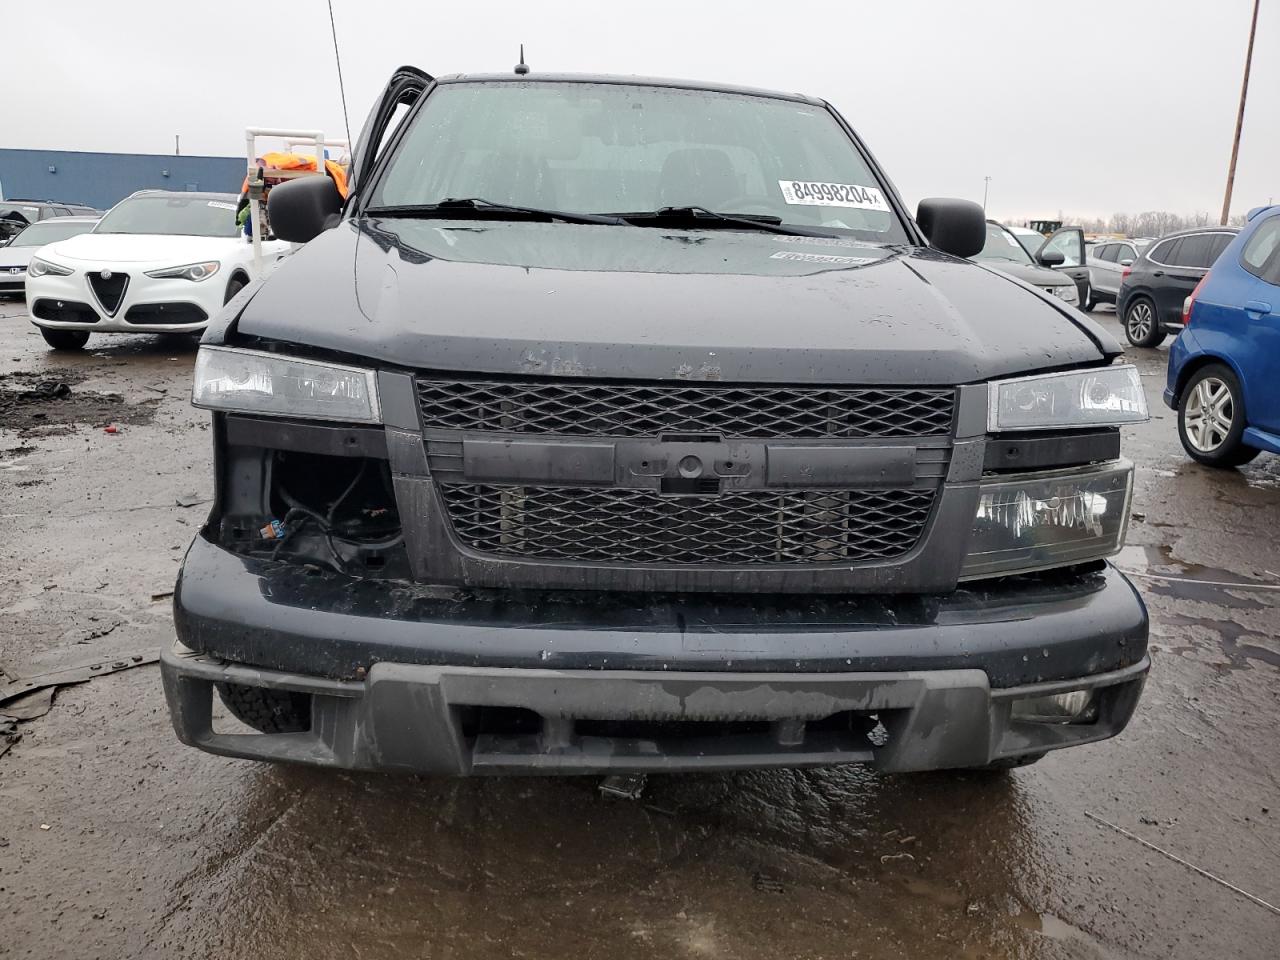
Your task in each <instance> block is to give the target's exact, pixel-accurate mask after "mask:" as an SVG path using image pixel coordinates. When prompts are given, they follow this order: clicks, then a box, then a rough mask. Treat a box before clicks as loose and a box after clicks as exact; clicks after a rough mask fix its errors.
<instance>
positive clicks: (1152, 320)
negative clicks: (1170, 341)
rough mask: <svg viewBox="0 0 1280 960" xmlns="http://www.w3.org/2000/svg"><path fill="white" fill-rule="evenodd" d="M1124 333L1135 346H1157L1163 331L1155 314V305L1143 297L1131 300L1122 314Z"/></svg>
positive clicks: (1161, 340) (1161, 339)
mask: <svg viewBox="0 0 1280 960" xmlns="http://www.w3.org/2000/svg"><path fill="white" fill-rule="evenodd" d="M1124 335H1125V336H1126V337H1128V339H1129V342H1130V343H1132V344H1133V345H1134V346H1135V347H1158V346H1160V344H1161V343H1162V342H1163V341H1164V337H1165V334H1164V331H1163V330H1161V329H1160V320H1159V318H1158V317H1157V316H1156V305H1155V304H1154V303H1152V302H1151V301H1150V300H1147V299H1146V298H1144V297H1139V298H1138V299H1136V300H1134V301H1132V302H1131V303H1130V304H1129V309H1128V310H1126V311H1125V315H1124Z"/></svg>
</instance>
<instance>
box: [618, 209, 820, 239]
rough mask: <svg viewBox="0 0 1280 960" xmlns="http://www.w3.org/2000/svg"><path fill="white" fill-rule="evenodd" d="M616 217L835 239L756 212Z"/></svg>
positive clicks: (651, 212) (643, 223)
mask: <svg viewBox="0 0 1280 960" xmlns="http://www.w3.org/2000/svg"><path fill="white" fill-rule="evenodd" d="M612 216H615V217H619V218H621V219H622V220H625V221H626V222H627V223H631V224H634V225H636V226H654V227H680V226H683V227H687V228H695V229H700V230H758V231H760V232H761V233H781V234H785V235H787V236H790V237H830V236H831V234H830V233H820V232H818V231H816V230H806V229H804V228H803V227H792V226H783V225H782V218H781V217H774V216H770V215H768V214H755V213H744V214H733V213H716V211H714V210H708V209H707V208H706V207H659V208H658V209H657V210H641V211H637V212H635V213H615V214H612Z"/></svg>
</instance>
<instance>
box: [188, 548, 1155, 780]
mask: <svg viewBox="0 0 1280 960" xmlns="http://www.w3.org/2000/svg"><path fill="white" fill-rule="evenodd" d="M174 607H175V619H176V623H177V628H178V637H179V645H178V646H177V647H175V650H174V651H173V652H171V653H169V654H166V656H165V657H164V659H163V661H162V668H163V674H164V680H165V690H166V695H167V697H168V700H169V706H170V711H171V713H172V716H173V720H174V725H175V727H176V729H177V731H178V734H179V736H180V737H181V739H182V740H183V741H184V742H187V743H190V744H192V745H194V746H198V747H201V748H202V749H206V750H209V751H212V752H215V753H222V754H227V755H231V756H243V757H253V758H260V759H269V760H288V761H298V762H308V763H315V764H321V765H328V766H337V767H346V768H356V769H398V770H412V771H418V772H438V773H453V774H467V773H481V772H504V773H510V772H566V773H567V772H573V773H591V772H601V771H617V770H687V769H715V768H731V767H732V768H740V767H751V766H780V765H781V766H803V765H811V764H826V763H841V762H871V763H874V764H876V765H877V766H878V767H881V768H883V769H887V770H919V769H933V768H940V767H958V766H974V765H982V764H985V763H989V762H991V761H993V760H999V759H1002V758H1006V757H1016V756H1019V755H1025V754H1032V753H1039V752H1042V751H1044V750H1049V749H1054V748H1057V747H1063V746H1070V745H1073V744H1078V743H1086V742H1090V741H1094V740H1101V739H1104V738H1106V737H1110V736H1114V735H1115V734H1116V733H1118V732H1119V731H1120V730H1121V729H1123V727H1124V726H1125V724H1126V723H1127V722H1128V720H1129V717H1130V716H1131V715H1132V713H1133V710H1134V708H1135V706H1136V704H1137V698H1138V694H1139V692H1140V690H1141V686H1142V680H1143V677H1144V676H1145V673H1146V670H1147V667H1148V661H1147V659H1146V646H1147V615H1146V610H1145V608H1144V606H1143V604H1142V601H1141V600H1140V599H1139V597H1138V595H1137V594H1136V592H1135V591H1134V590H1133V588H1132V587H1131V586H1130V584H1129V583H1128V582H1127V581H1126V580H1125V579H1124V578H1123V577H1122V576H1121V575H1120V574H1119V573H1118V572H1117V571H1115V570H1114V569H1112V568H1109V567H1108V568H1107V569H1105V570H1103V571H1100V572H1097V573H1093V574H1086V575H1077V576H1063V577H1060V578H1046V577H1040V578H1028V579H1025V580H1010V581H1004V582H1001V583H995V584H992V585H990V586H988V587H983V588H977V587H974V586H973V585H969V586H968V587H967V588H966V589H962V590H958V591H956V592H955V593H952V594H949V595H946V596H943V597H902V596H898V597H847V598H839V597H743V596H708V595H698V596H676V595H615V594H593V593H587V592H583V593H576V594H575V593H568V592H566V593H559V594H547V593H537V594H522V593H518V592H510V591H507V592H494V593H486V592H483V591H461V590H454V589H447V590H440V589H436V588H430V587H424V586H421V585H416V584H412V583H408V582H404V581H389V580H374V579H363V580H361V579H353V578H346V577H341V576H337V575H334V574H328V573H324V572H320V571H316V570H314V569H311V570H307V569H304V568H301V567H298V566H297V565H294V564H277V563H270V562H264V561H256V560H250V559H245V558H243V557H239V556H236V555H234V554H232V553H229V552H227V551H225V550H222V549H221V548H219V547H217V546H215V545H214V544H211V543H209V542H208V541H207V540H204V539H203V538H197V540H196V541H195V543H194V544H193V545H192V548H191V550H190V551H189V553H188V556H187V558H186V562H185V564H184V567H183V573H182V576H181V577H180V579H179V583H178V589H177V592H176V594H175V600H174ZM217 683H234V684H240V685H243V686H250V687H253V686H258V687H268V688H273V689H283V690H292V691H296V692H299V693H303V694H308V695H310V704H311V718H310V720H311V723H310V730H309V731H307V732H305V733H293V734H271V735H266V734H256V735H247V734H245V735H240V734H221V733H215V732H214V731H213V728H212V723H211V717H212V705H211V698H212V691H213V687H214V685H215V684H217ZM1079 689H1092V690H1095V691H1096V693H1095V696H1094V701H1095V704H1096V708H1097V709H1096V717H1095V718H1094V719H1092V720H1091V722H1089V723H1073V724H1049V723H1033V722H1026V721H1018V720H1015V719H1013V718H1012V716H1011V704H1012V703H1013V702H1014V701H1016V700H1018V699H1023V698H1029V697H1038V696H1047V695H1051V694H1054V693H1061V692H1067V691H1072V690H1079ZM485 710H489V711H519V712H520V713H521V715H523V716H526V717H533V718H534V719H535V721H536V723H535V725H534V727H533V728H532V729H529V728H527V727H525V728H521V729H515V728H513V729H509V730H499V731H497V732H494V731H493V730H492V729H489V730H486V728H485V727H484V726H483V725H480V726H478V727H477V726H476V725H475V724H474V722H472V721H471V720H469V719H468V718H474V716H475V715H476V712H477V711H485ZM700 731H705V735H702V734H701V733H700Z"/></svg>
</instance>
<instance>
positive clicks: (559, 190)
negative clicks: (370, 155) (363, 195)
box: [369, 81, 907, 243]
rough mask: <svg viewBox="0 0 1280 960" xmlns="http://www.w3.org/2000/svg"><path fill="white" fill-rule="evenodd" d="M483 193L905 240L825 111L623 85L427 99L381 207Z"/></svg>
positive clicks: (384, 182)
mask: <svg viewBox="0 0 1280 960" xmlns="http://www.w3.org/2000/svg"><path fill="white" fill-rule="evenodd" d="M462 198H483V199H484V200H488V201H491V202H492V203H501V204H512V205H518V206H525V207H537V208H542V209H553V210H561V211H568V212H571V213H579V214H607V213H632V212H642V211H652V210H657V209H660V208H662V207H684V206H698V207H705V208H707V209H709V210H714V211H716V212H717V213H729V214H743V215H755V216H763V217H776V218H778V220H780V221H781V222H782V223H784V224H793V225H796V226H803V227H807V228H819V229H825V230H827V231H829V232H831V233H833V234H847V235H852V236H857V237H860V238H862V239H867V240H877V241H882V242H895V243H905V242H907V234H906V231H905V229H904V228H903V226H902V224H901V222H900V221H899V220H898V218H897V216H896V215H895V214H894V213H893V211H892V210H891V209H890V207H889V204H888V202H887V201H886V199H885V197H884V194H883V192H882V190H881V186H880V184H879V183H878V182H877V181H876V179H875V178H874V177H873V176H872V174H871V171H870V170H869V169H868V167H867V164H866V162H865V161H864V160H863V159H862V157H861V155H860V154H859V153H858V151H857V149H856V147H855V146H854V144H853V142H852V141H851V140H850V139H849V137H848V136H847V135H846V134H845V132H844V130H843V129H842V128H841V127H840V125H839V124H838V123H837V122H836V120H835V118H834V117H833V116H832V115H831V114H830V113H829V112H828V111H827V110H825V109H823V108H822V107H819V106H814V105H811V104H807V103H795V102H792V101H788V100H777V99H771V98H767V97H758V96H748V95H743V94H730V93H715V92H709V91H705V90H679V89H673V88H670V87H653V86H637V85H630V84H615V83H566V82H523V81H503V82H487V83H484V82H477V83H458V84H444V85H442V86H440V87H439V88H438V89H437V90H436V91H435V92H433V93H432V94H431V95H430V96H429V97H428V98H427V100H426V102H425V103H424V104H423V107H422V109H421V112H420V113H419V114H418V116H417V117H416V118H415V120H414V122H413V126H412V128H411V129H409V130H407V131H406V133H405V135H404V138H403V139H402V140H401V142H400V144H399V145H398V147H397V149H396V152H395V154H394V155H393V156H392V157H391V159H390V162H389V165H388V167H387V168H386V172H385V174H384V175H383V176H382V178H381V180H380V182H379V183H378V184H377V186H376V188H375V189H374V192H373V194H372V196H371V198H370V201H369V203H370V206H371V207H374V208H376V207H389V206H404V205H420V204H435V203H439V202H441V201H443V200H447V199H462Z"/></svg>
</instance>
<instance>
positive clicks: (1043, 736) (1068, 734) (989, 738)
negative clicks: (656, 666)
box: [161, 646, 1149, 775]
mask: <svg viewBox="0 0 1280 960" xmlns="http://www.w3.org/2000/svg"><path fill="white" fill-rule="evenodd" d="M1148 666H1149V663H1148V661H1147V659H1146V658H1145V657H1144V658H1143V659H1142V660H1141V661H1139V662H1138V663H1136V664H1134V665H1132V666H1130V667H1127V668H1125V669H1123V670H1117V671H1113V672H1111V673H1106V674H1098V675H1095V676H1092V677H1087V678H1083V679H1081V680H1078V681H1070V682H1058V683H1048V684H1035V685H1031V686H1026V687H1012V688H1008V689H1004V690H992V689H990V687H989V686H988V684H987V676H986V674H985V673H983V672H982V671H981V670H976V669H975V670H936V671H918V672H917V671H905V672H900V673H832V674H796V673H777V674H775V673H768V674H759V673H757V674H752V673H685V672H679V673H672V672H659V671H643V670H621V671H619V670H542V669H536V668H529V669H520V668H511V667H487V668H486V667H445V666H422V665H417V664H403V663H377V664H374V665H373V667H372V669H371V670H370V671H369V673H368V676H367V677H366V679H364V680H363V681H359V682H352V681H335V680H323V679H319V678H316V677H310V676H304V675H301V674H289V673H282V672H277V671H264V670H259V669H257V668H254V667H244V666H237V665H234V664H228V663H223V662H221V661H218V660H215V659H213V658H210V657H206V656H201V655H199V654H196V653H194V652H193V651H190V650H187V649H186V648H184V647H181V646H178V647H175V649H173V650H171V651H168V652H166V653H165V654H164V655H163V656H162V658H161V669H162V674H163V677H164V686H165V696H166V698H167V699H168V702H169V711H170V714H171V715H172V718H173V723H174V728H175V729H176V730H177V733H178V737H179V738H180V739H181V740H182V742H184V743H186V744H189V745H191V746H194V747H199V748H200V749H202V750H207V751H209V752H211V753H217V754H222V755H224V756H232V757H246V758H250V759H256V760H275V761H286V762H296V763H305V764H311V765H316V766H325V767H339V768H345V769H356V770H398V771H404V772H412V773H430V774H450V775H470V774H485V773H495V774H514V773H539V774H550V773H574V774H590V773H615V772H658V771H664V772H675V771H689V770H718V769H719V770H724V769H747V768H752V767H803V766H821V765H829V764H838V763H871V764H874V765H875V766H877V767H878V768H880V769H882V770H886V771H911V770H933V769H944V768H954V767H972V766H982V765H985V764H987V763H990V762H992V761H995V760H1001V759H1005V758H1013V757H1018V756H1021V755H1025V754H1037V753H1041V752H1044V751H1046V750H1052V749H1056V748H1059V747H1067V746H1075V745H1077V744H1082V743H1090V742H1093V741H1095V740H1102V739H1105V738H1107V737H1111V736H1114V735H1115V734H1117V733H1119V732H1120V730H1121V729H1123V728H1124V726H1125V724H1126V723H1128V721H1129V718H1130V716H1132V714H1133V711H1134V708H1135V707H1136V706H1137V702H1138V695H1139V694H1140V692H1141V690H1142V684H1143V680H1144V678H1145V675H1146V672H1147V669H1148ZM218 683H236V684H243V685H246V686H258V687H268V688H272V689H276V690H291V691H296V692H299V693H305V694H309V695H310V696H311V705H312V712H311V728H310V730H308V731H306V732H303V733H283V734H239V733H230V734H229V733H217V732H215V731H214V730H213V723H212V697H213V687H214V685H215V684H218ZM1080 689H1088V690H1093V691H1095V694H1094V695H1095V697H1096V701H1097V703H1098V711H1099V712H1098V717H1097V719H1096V720H1094V721H1093V722H1092V723H1088V724H1079V725H1074V724H1044V723H1027V722H1020V721H1017V720H1014V719H1013V718H1012V717H1011V716H1010V705H1011V703H1012V702H1013V701H1014V700H1016V699H1020V698H1025V697H1039V696H1046V695H1050V694H1053V693H1060V692H1065V691H1067V690H1080ZM480 708H500V709H508V710H511V709H516V710H522V711H529V712H531V713H533V714H536V715H537V716H538V717H539V718H540V719H541V723H540V725H539V726H538V728H537V729H536V731H535V730H528V731H525V732H519V733H517V732H507V733H485V732H472V733H469V732H468V731H467V729H466V727H465V724H464V721H463V719H462V717H463V712H464V711H466V710H475V709H480ZM841 715H848V718H849V722H848V723H847V725H845V724H843V722H842V724H841V725H840V726H839V727H836V728H832V726H831V725H830V724H829V722H827V721H828V718H832V717H840V716H841ZM637 718H642V719H641V722H639V723H637V722H636V719H637ZM855 718H856V719H855ZM861 719H865V720H866V724H865V725H860V724H859V723H858V722H857V720H861ZM872 720H875V721H877V724H878V725H877V726H874V727H872V726H871V721H872ZM611 721H612V722H615V723H623V724H626V723H627V722H630V723H631V729H630V731H627V730H626V728H625V727H623V728H613V730H612V731H611V732H605V733H592V732H591V731H592V730H609V728H608V727H607V726H605V725H606V724H607V723H608V722H611ZM593 722H594V726H593V725H592V724H593ZM813 722H820V723H823V725H822V726H815V727H814V728H813V729H809V725H810V723H813ZM698 723H702V724H705V725H707V727H708V732H707V734H706V735H704V736H698V735H696V734H695V735H692V736H689V735H681V736H673V737H664V736H663V734H664V732H665V731H667V730H669V729H670V726H669V725H673V724H679V725H683V726H684V727H685V728H686V729H687V727H688V726H689V725H690V724H698ZM584 725H585V729H584ZM712 731H714V732H712Z"/></svg>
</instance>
